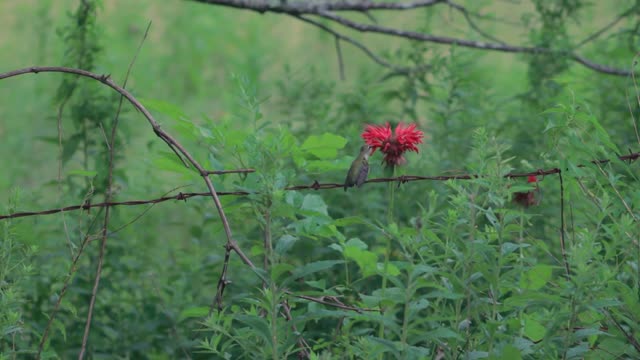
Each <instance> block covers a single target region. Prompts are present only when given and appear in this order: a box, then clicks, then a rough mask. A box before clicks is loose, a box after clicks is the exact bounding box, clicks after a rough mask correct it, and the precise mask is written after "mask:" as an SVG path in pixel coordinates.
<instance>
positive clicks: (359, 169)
mask: <svg viewBox="0 0 640 360" xmlns="http://www.w3.org/2000/svg"><path fill="white" fill-rule="evenodd" d="M370 155H371V146H369V145H367V144H364V145H362V146H361V147H360V154H358V157H356V159H355V160H353V162H352V163H351V167H350V168H349V172H348V173H347V178H346V179H345V180H344V191H347V188H350V187H353V186H357V187H360V186H362V184H364V182H365V180H367V175H368V174H369V156H370Z"/></svg>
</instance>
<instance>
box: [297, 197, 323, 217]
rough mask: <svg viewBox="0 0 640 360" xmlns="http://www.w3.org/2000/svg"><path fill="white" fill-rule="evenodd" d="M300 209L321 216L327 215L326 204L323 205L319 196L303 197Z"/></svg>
mask: <svg viewBox="0 0 640 360" xmlns="http://www.w3.org/2000/svg"><path fill="white" fill-rule="evenodd" d="M301 209H302V210H309V211H313V212H317V213H320V214H322V215H329V212H328V210H327V209H328V208H327V204H325V202H324V200H322V197H321V196H320V195H315V194H308V195H305V197H304V199H303V200H302V206H301Z"/></svg>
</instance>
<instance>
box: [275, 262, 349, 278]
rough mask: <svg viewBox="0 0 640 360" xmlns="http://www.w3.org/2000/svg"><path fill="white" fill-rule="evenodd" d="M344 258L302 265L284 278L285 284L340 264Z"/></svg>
mask: <svg viewBox="0 0 640 360" xmlns="http://www.w3.org/2000/svg"><path fill="white" fill-rule="evenodd" d="M343 263H344V261H343V260H322V261H316V262H312V263H310V264H306V265H304V266H302V267H299V268H296V269H295V270H294V271H293V274H292V275H291V276H289V277H288V278H287V279H285V280H284V282H283V284H287V283H289V282H291V281H293V280H295V279H299V278H304V277H305V276H309V275H311V274H315V273H317V272H320V271H325V270H328V269H330V268H332V267H334V266H336V265H338V264H343Z"/></svg>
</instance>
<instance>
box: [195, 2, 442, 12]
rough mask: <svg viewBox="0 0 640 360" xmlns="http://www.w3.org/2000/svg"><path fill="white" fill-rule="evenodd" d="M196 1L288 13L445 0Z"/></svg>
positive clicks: (414, 6) (383, 7)
mask: <svg viewBox="0 0 640 360" xmlns="http://www.w3.org/2000/svg"><path fill="white" fill-rule="evenodd" d="M194 1H195V2H200V3H205V4H212V5H222V6H228V7H232V8H236V9H249V10H253V11H257V12H259V13H266V12H275V13H287V14H309V13H312V12H314V11H318V10H320V9H322V10H328V11H362V12H366V11H370V10H413V9H417V8H421V7H427V6H432V5H436V4H438V3H441V2H442V1H443V0H415V1H409V2H373V1H368V0H364V1H353V0H351V1H349V0H343V1H308V2H307V1H286V2H285V1H255V0H194Z"/></svg>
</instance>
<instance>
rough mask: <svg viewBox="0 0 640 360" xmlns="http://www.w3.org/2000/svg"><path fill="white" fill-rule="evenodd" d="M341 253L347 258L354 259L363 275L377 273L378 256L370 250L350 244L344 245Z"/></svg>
mask: <svg viewBox="0 0 640 360" xmlns="http://www.w3.org/2000/svg"><path fill="white" fill-rule="evenodd" d="M343 254H344V256H345V257H346V258H347V259H350V260H354V261H355V262H356V264H358V267H359V268H360V270H361V271H362V276H363V277H367V276H370V275H375V274H376V273H377V267H378V265H377V262H378V256H377V255H376V254H374V253H372V252H371V251H368V250H365V249H361V248H359V247H357V246H353V245H351V246H345V247H344V250H343Z"/></svg>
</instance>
